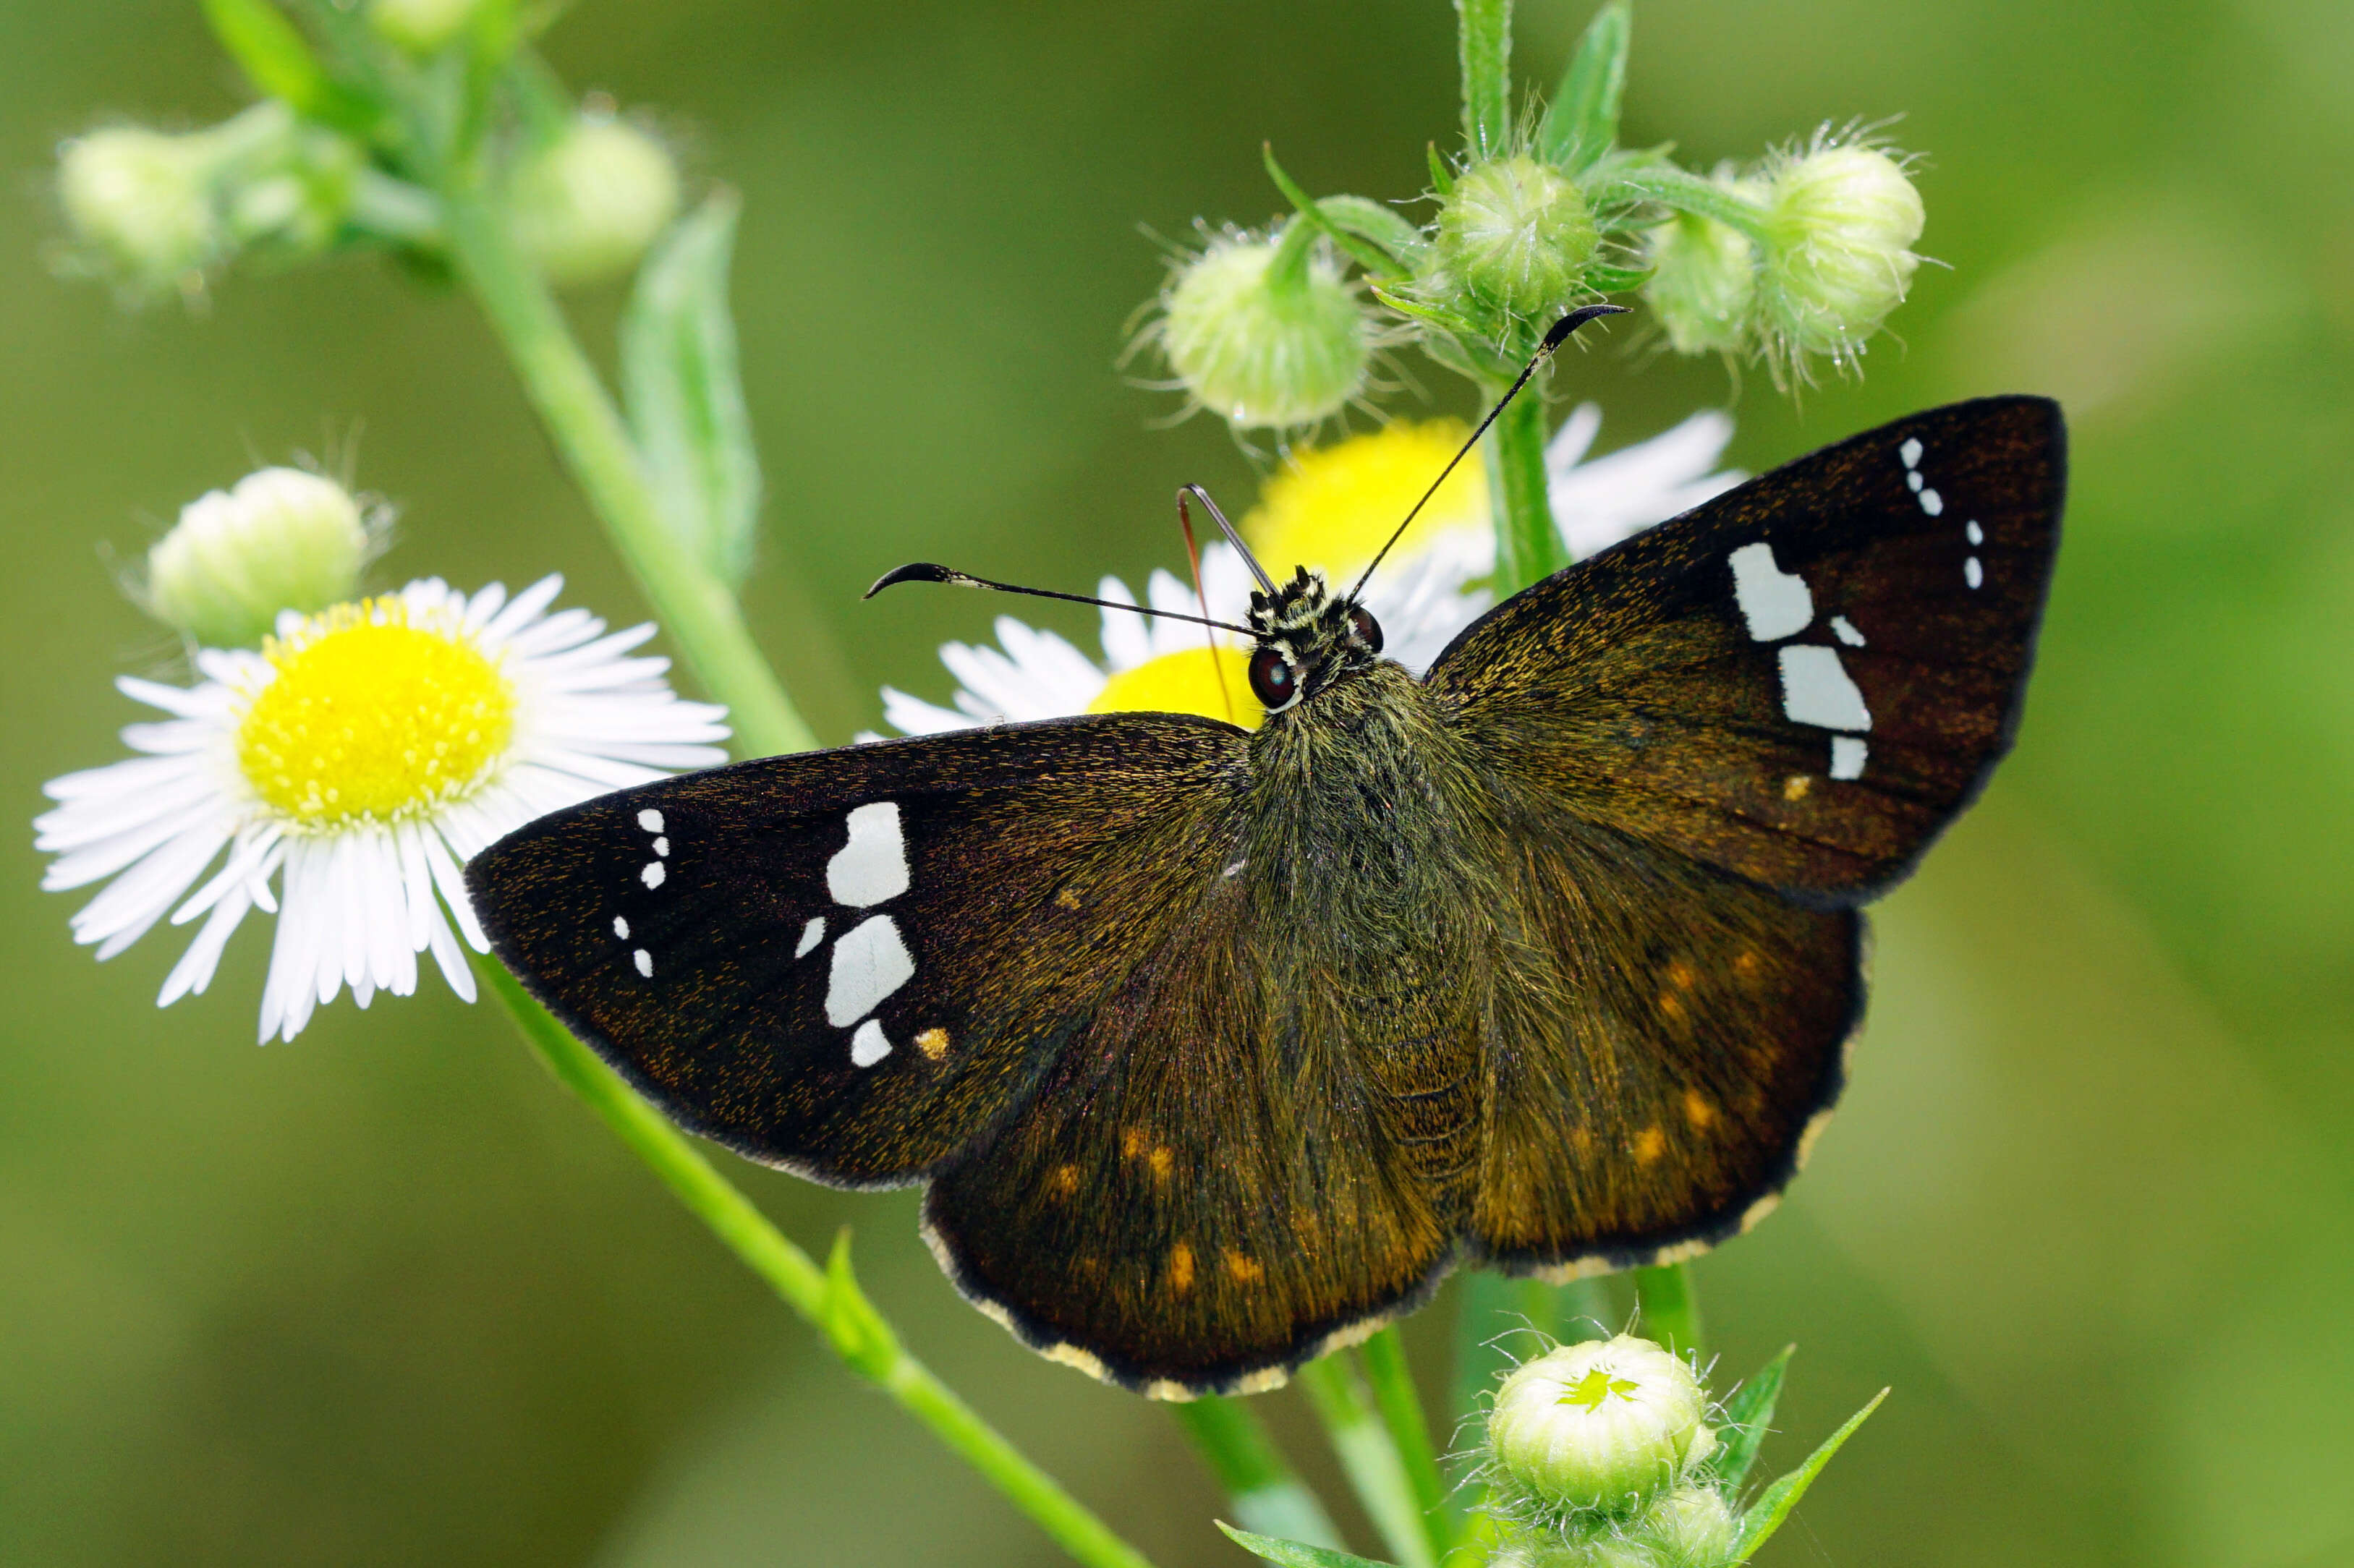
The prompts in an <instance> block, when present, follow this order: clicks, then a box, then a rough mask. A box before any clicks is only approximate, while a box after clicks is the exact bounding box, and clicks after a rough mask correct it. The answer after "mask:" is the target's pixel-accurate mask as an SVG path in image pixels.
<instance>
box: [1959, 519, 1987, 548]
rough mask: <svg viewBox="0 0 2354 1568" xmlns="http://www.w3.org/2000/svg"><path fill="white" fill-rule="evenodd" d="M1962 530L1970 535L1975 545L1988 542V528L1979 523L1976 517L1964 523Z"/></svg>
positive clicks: (1971, 541)
mask: <svg viewBox="0 0 2354 1568" xmlns="http://www.w3.org/2000/svg"><path fill="white" fill-rule="evenodd" d="M1962 532H1963V533H1964V534H1965V535H1968V537H1969V541H1970V543H1971V544H1973V545H1983V544H1985V543H1986V530H1985V529H1983V528H1981V527H1979V526H1978V522H1977V520H1976V519H1975V518H1973V519H1972V520H1971V521H1969V522H1967V523H1965V524H1962Z"/></svg>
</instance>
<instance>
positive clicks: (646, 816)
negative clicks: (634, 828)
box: [638, 810, 663, 833]
mask: <svg viewBox="0 0 2354 1568" xmlns="http://www.w3.org/2000/svg"><path fill="white" fill-rule="evenodd" d="M638 826H640V827H642V828H643V829H645V831H646V832H650V833H658V832H662V831H663V814H662V813H661V812H660V811H653V810H646V811H640V812H639V813H638Z"/></svg>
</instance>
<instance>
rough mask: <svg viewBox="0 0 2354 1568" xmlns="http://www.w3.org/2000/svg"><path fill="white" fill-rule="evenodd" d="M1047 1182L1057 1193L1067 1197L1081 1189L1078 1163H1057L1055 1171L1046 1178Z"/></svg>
mask: <svg viewBox="0 0 2354 1568" xmlns="http://www.w3.org/2000/svg"><path fill="white" fill-rule="evenodd" d="M1046 1184H1047V1185H1048V1186H1049V1187H1052V1188H1053V1189H1054V1190H1055V1192H1056V1194H1057V1195H1059V1196H1061V1197H1065V1198H1067V1197H1069V1196H1070V1195H1071V1194H1072V1193H1074V1192H1077V1191H1078V1190H1079V1168H1078V1167H1077V1166H1076V1165H1057V1166H1055V1173H1054V1174H1053V1175H1051V1176H1049V1177H1047V1178H1046Z"/></svg>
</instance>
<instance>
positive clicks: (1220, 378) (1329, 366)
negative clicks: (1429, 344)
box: [1153, 235, 1373, 429]
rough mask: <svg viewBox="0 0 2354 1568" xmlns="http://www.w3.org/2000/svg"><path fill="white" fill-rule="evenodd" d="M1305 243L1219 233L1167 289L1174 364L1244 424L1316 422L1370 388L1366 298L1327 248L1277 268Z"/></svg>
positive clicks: (1163, 328) (1168, 344) (1208, 399)
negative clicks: (1301, 263)
mask: <svg viewBox="0 0 2354 1568" xmlns="http://www.w3.org/2000/svg"><path fill="white" fill-rule="evenodd" d="M1301 243H1304V240H1303V239H1300V238H1285V239H1280V240H1274V239H1261V238H1256V237H1252V236H1241V235H1225V236H1221V237H1220V238H1216V239H1214V240H1212V241H1211V242H1210V248H1209V249H1207V250H1205V251H1204V252H1203V253H1202V254H1201V255H1199V256H1197V257H1194V258H1193V259H1192V260H1189V261H1187V262H1186V263H1184V265H1183V266H1182V267H1181V268H1179V269H1178V270H1177V271H1176V273H1175V275H1174V276H1173V277H1172V279H1171V281H1170V284H1169V287H1168V290H1167V291H1166V292H1164V293H1163V294H1162V296H1161V302H1162V306H1163V311H1164V313H1163V315H1162V316H1161V321H1160V322H1159V323H1157V324H1156V326H1155V327H1154V329H1153V330H1154V332H1155V333H1156V334H1157V335H1158V336H1159V337H1160V340H1161V351H1162V352H1163V353H1164V354H1166V355H1168V356H1169V365H1170V368H1172V370H1174V371H1175V372H1176V373H1177V376H1178V379H1179V380H1181V381H1182V382H1183V383H1184V386H1185V389H1186V390H1187V391H1188V392H1190V393H1192V394H1193V397H1195V398H1196V399H1198V400H1199V401H1200V402H1201V404H1202V405H1203V407H1204V408H1208V409H1209V410H1210V411H1211V412H1213V413H1214V414H1216V415H1218V416H1219V417H1220V418H1224V419H1225V420H1227V421H1228V422H1229V423H1231V424H1233V425H1234V426H1235V427H1236V428H1237V429H1297V428H1299V427H1300V426H1303V425H1312V424H1314V423H1315V422H1316V421H1317V420H1319V419H1322V418H1328V417H1329V416H1331V415H1333V414H1337V413H1339V412H1340V411H1341V409H1342V408H1346V407H1347V406H1348V402H1349V399H1350V398H1352V397H1355V396H1356V395H1357V393H1358V392H1359V391H1360V390H1361V389H1363V387H1364V384H1365V371H1366V367H1367V366H1368V365H1369V363H1370V362H1371V360H1372V357H1373V327H1372V324H1371V323H1370V322H1369V320H1368V318H1367V316H1366V313H1365V309H1364V305H1363V302H1361V301H1360V300H1359V299H1358V297H1357V293H1356V291H1355V290H1353V289H1352V288H1351V287H1350V286H1349V285H1348V284H1347V283H1346V282H1345V281H1342V279H1341V270H1340V268H1339V267H1337V266H1335V265H1334V264H1333V262H1332V260H1331V258H1330V257H1329V256H1327V255H1325V254H1324V253H1323V251H1322V250H1321V249H1320V248H1319V249H1313V250H1310V251H1309V252H1308V253H1307V254H1306V256H1305V258H1304V260H1305V263H1306V264H1305V265H1304V266H1300V267H1297V268H1293V269H1286V268H1279V267H1278V257H1283V256H1286V254H1287V247H1289V246H1297V245H1299V244H1301ZM1287 259H1288V258H1287Z"/></svg>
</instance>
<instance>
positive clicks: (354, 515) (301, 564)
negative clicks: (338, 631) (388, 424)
mask: <svg viewBox="0 0 2354 1568" xmlns="http://www.w3.org/2000/svg"><path fill="white" fill-rule="evenodd" d="M372 534H373V530H372V529H371V528H370V526H369V524H368V519H367V517H366V514H364V513H363V512H362V511H361V509H360V505H359V503H357V502H356V501H355V500H354V499H353V498H352V496H351V495H350V493H348V492H346V491H345V489H344V487H343V486H342V485H340V484H337V483H335V482H334V481H333V480H330V479H323V478H321V477H320V476H319V475H317V474H315V473H306V472H304V471H302V470H301V469H295V468H265V469H261V470H260V471H256V472H253V473H249V474H247V475H246V476H245V477H244V478H243V479H241V480H239V481H238V482H237V483H236V485H235V486H233V487H232V488H230V489H228V490H226V491H222V490H216V491H211V492H209V493H207V494H205V495H202V496H199V497H198V498H197V499H196V500H195V501H192V502H190V503H188V504H187V505H186V506H184V507H182V508H181V509H180V520H179V522H178V523H176V524H174V525H173V528H172V531H171V532H170V533H168V534H166V535H164V537H163V538H161V539H159V540H157V541H156V543H155V546H154V549H152V550H150V551H148V552H147V581H146V587H145V590H144V592H143V595H142V598H143V599H144V601H145V607H146V609H147V611H148V613H150V614H152V615H153V616H154V617H155V619H156V620H161V621H163V622H164V623H165V624H166V625H169V626H173V627H175V628H177V629H178V630H181V631H184V632H186V634H187V635H188V636H190V637H193V638H195V639H196V641H198V642H200V643H203V644H204V645H205V646H207V647H208V648H241V647H250V646H252V645H254V644H256V643H258V642H260V641H261V639H262V637H263V635H264V634H265V633H267V632H268V631H269V630H270V627H271V626H272V625H273V624H275V622H276V621H277V619H278V612H279V611H280V610H281V609H293V610H301V611H303V612H305V613H308V612H309V611H312V610H317V609H325V608H326V607H327V606H329V605H331V604H336V603H340V602H341V601H343V600H345V599H349V598H351V597H352V595H353V594H354V592H355V590H356V589H357V588H358V587H359V580H360V571H361V569H362V568H363V567H366V565H367V559H368V556H369V553H370V551H371V549H372V548H373V546H374V540H373V537H372Z"/></svg>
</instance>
